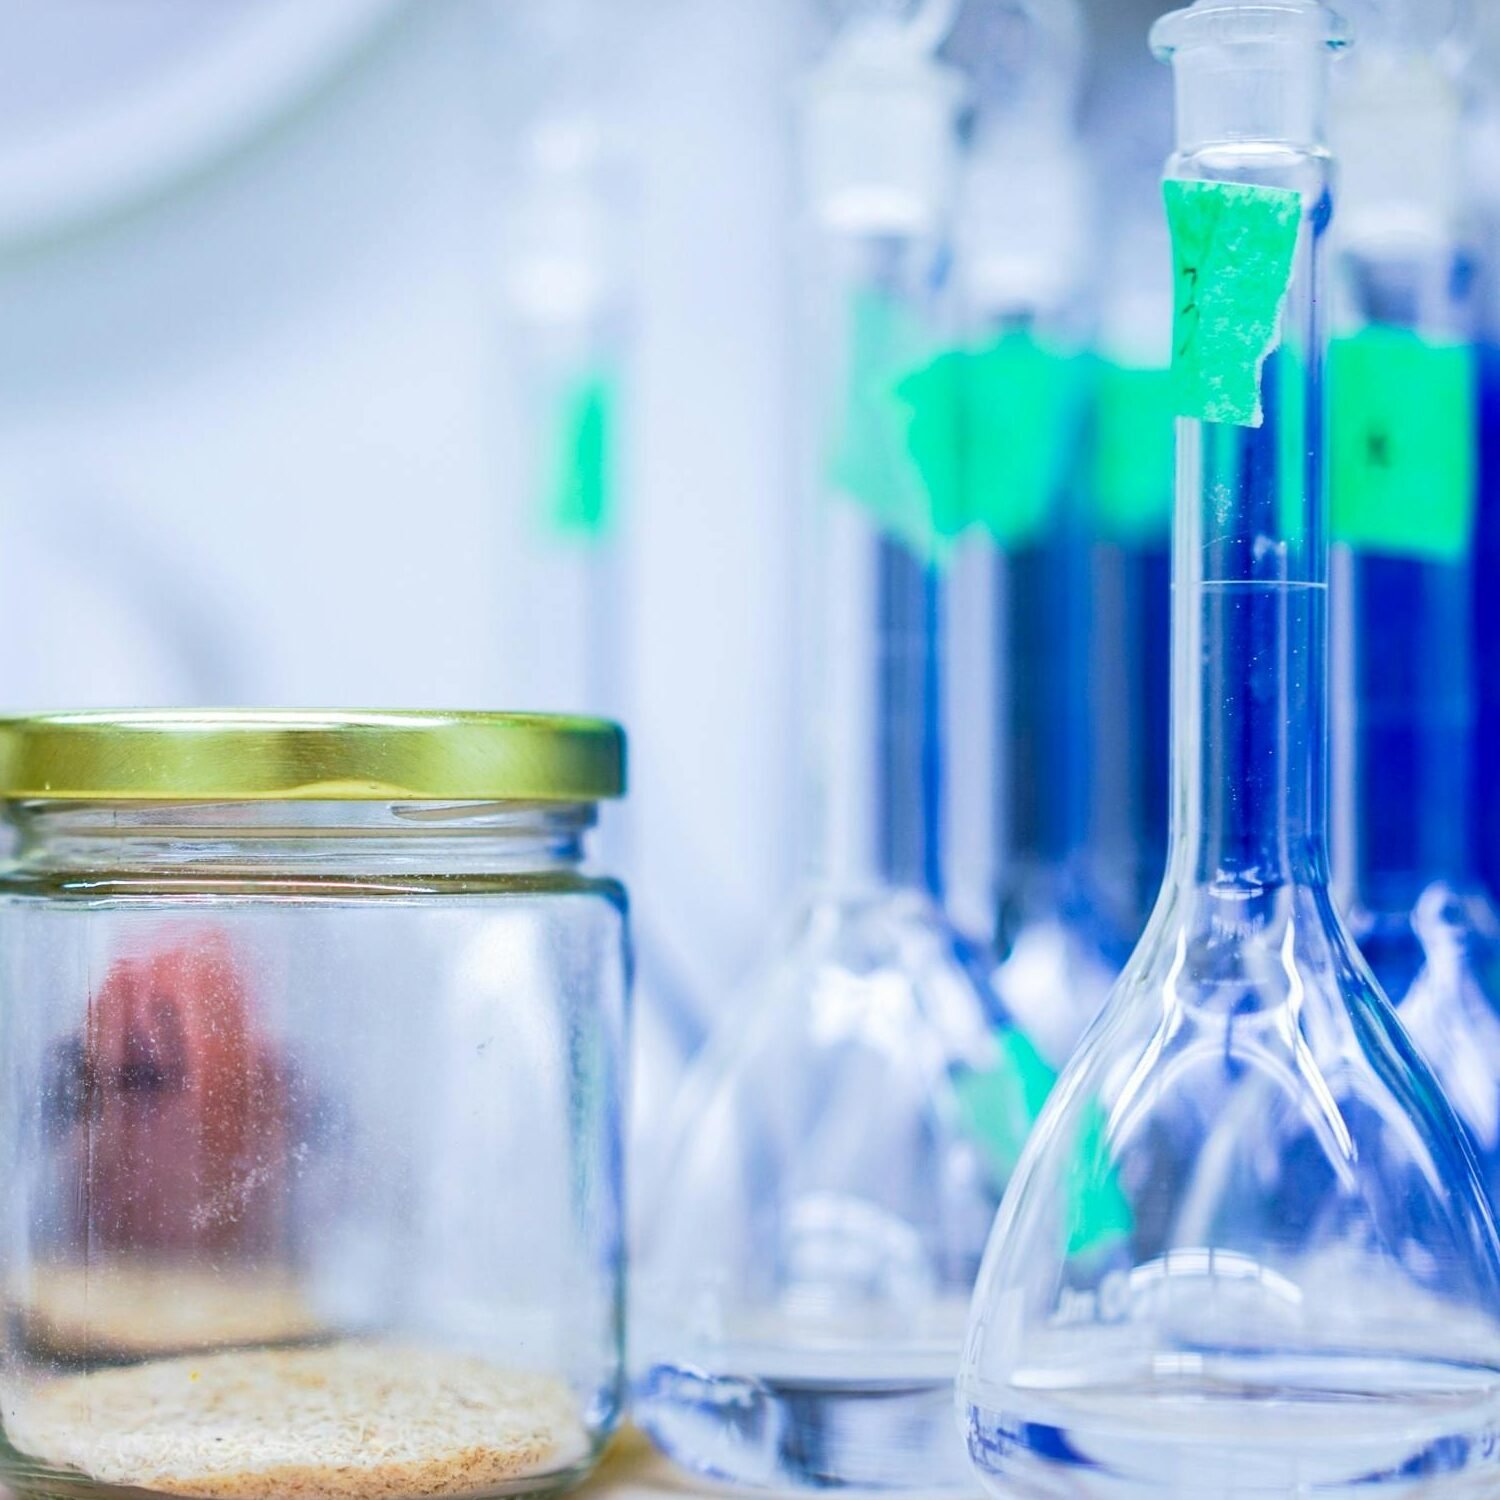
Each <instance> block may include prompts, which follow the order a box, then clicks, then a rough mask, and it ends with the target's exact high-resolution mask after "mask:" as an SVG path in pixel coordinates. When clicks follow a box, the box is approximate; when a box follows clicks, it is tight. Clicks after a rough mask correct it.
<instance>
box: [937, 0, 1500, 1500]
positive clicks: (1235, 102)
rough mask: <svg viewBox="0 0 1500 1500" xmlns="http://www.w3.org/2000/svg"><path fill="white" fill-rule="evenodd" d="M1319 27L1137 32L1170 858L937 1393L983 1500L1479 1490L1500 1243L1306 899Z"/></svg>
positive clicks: (1317, 586)
mask: <svg viewBox="0 0 1500 1500" xmlns="http://www.w3.org/2000/svg"><path fill="white" fill-rule="evenodd" d="M1340 35H1341V27H1340V26H1339V24H1338V23H1337V22H1336V19H1335V18H1334V17H1333V16H1332V15H1331V14H1330V13H1329V12H1328V11H1327V10H1326V9H1324V8H1323V7H1322V6H1321V5H1318V4H1313V3H1302V0H1257V3H1237V0H1199V3H1198V4H1197V5H1195V6H1193V7H1192V8H1191V9H1189V10H1186V11H1181V12H1178V13H1176V14H1175V15H1173V16H1171V17H1168V18H1165V19H1164V20H1163V21H1161V22H1160V23H1158V28H1157V31H1156V34H1155V40H1156V44H1157V47H1158V50H1159V51H1160V52H1161V53H1162V54H1163V55H1164V56H1166V57H1169V58H1170V59H1171V60H1172V61H1173V62H1174V64H1175V66H1176V76H1177V108H1178V143H1179V149H1178V152H1177V154H1176V155H1175V156H1174V157H1173V159H1172V162H1171V164H1170V167H1169V180H1168V182H1167V185H1166V197H1167V205H1168V210H1169V218H1170V220H1171V223H1172V227H1173V242H1174V261H1175V264H1176V271H1177V276H1176V284H1177V308H1176V319H1175V323H1176V327H1175V334H1174V376H1173V379H1174V390H1175V394H1176V404H1177V408H1178V411H1179V414H1180V415H1181V416H1182V418H1183V420H1182V421H1180V423H1179V475H1178V488H1179V493H1178V505H1177V517H1176V538H1175V561H1174V568H1175V572H1174V611H1175V614H1174V715H1173V726H1174V747H1173V759H1174V765H1173V807H1172V833H1171V840H1172V854H1171V862H1170V868H1169V872H1168V877H1167V881H1166V885H1165V888H1164V891H1163V894H1162V897H1161V899H1160V902H1159V904H1158V907H1157V910H1156V912H1155V914H1154V916H1153V918H1152V921H1151V924H1150V926H1149V929H1148V931H1147V934H1146V936H1145V937H1144V938H1143V940H1142V942H1141V945H1140V946H1139V948H1138V949H1137V951H1136V953H1135V954H1134V956H1133V957H1132V959H1131V961H1130V963H1129V964H1128V965H1127V968H1126V970H1125V973H1124V974H1123V976H1122V978H1121V980H1120V982H1119V984H1118V985H1117V986H1116V989H1115V991H1114V993H1113V995H1112V997H1111V999H1110V1000H1109V1002H1108V1003H1107V1005H1106V1007H1105V1009H1104V1011H1103V1013H1102V1014H1101V1016H1100V1018H1099V1020H1098V1021H1097V1022H1096V1024H1095V1025H1094V1027H1093V1028H1092V1030H1091V1031H1090V1033H1089V1035H1088V1037H1087V1038H1086V1039H1085V1041H1084V1042H1083V1044H1082V1046H1081V1047H1080V1049H1079V1051H1078V1053H1077V1054H1076V1055H1075V1057H1074V1059H1073V1061H1072V1062H1071V1063H1070V1065H1069V1066H1068V1068H1067V1070H1066V1071H1065V1073H1064V1075H1063V1077H1062V1079H1061V1080H1060V1081H1059V1083H1058V1086H1057V1089H1056V1090H1055V1092H1054V1094H1053V1096H1052V1099H1051V1100H1050V1101H1049V1103H1048V1105H1047V1107H1046V1109H1045V1111H1044V1112H1043V1115H1042V1117H1041V1120H1040V1121H1039V1123H1038V1126H1037V1129H1036V1131H1035V1132H1034V1134H1033V1136H1032V1138H1031V1141H1030V1142H1029V1144H1028V1146H1027V1149H1026V1152H1025V1154H1024V1156H1023V1159H1022V1161H1021V1163H1020V1165H1019V1167H1018V1168H1017V1170H1016V1173H1015V1174H1014V1176H1013V1178H1012V1181H1011V1184H1010V1187H1009V1189H1008V1190H1007V1194H1006V1198H1005V1202H1004V1205H1003V1207H1002V1209H1001V1211H1000V1214H999V1215H998V1217H997V1220H996V1224H995V1228H994V1231H993V1234H992V1237H991V1241H990V1245H989V1248H988V1250H987V1252H986V1256H985V1262H984V1266H983V1269H982V1271H981V1274H980V1278H979V1282H978V1285H977V1288H976V1292H975V1300H974V1305H973V1309H972V1313H971V1319H970V1326H969V1338H968V1342H967V1345H966V1348H965V1355H964V1361H963V1365H962V1369H961V1373H960V1378H959V1388H958V1394H959V1407H960V1416H961V1420H962V1423H963V1426H964V1429H965V1432H966V1434H967V1441H968V1446H969V1453H970V1457H971V1458H972V1459H973V1461H974V1463H975V1465H976V1466H977V1468H978V1469H979V1471H980V1474H981V1476H982V1478H983V1479H984V1480H985V1482H986V1483H987V1485H988V1487H989V1488H990V1489H991V1490H992V1491H993V1492H994V1493H995V1494H997V1495H1006V1496H1015V1495H1021V1496H1058V1497H1062V1496H1067V1497H1095V1496H1098V1497H1122V1500H1123V1497H1137V1496H1139V1497H1142V1500H1144V1497H1147V1496H1150V1497H1152V1500H1160V1497H1162V1496H1173V1497H1176V1496H1182V1497H1184V1500H1186V1497H1192V1500H1217V1497H1228V1496H1234V1497H1237V1500H1238V1497H1260V1496H1265V1497H1271V1496H1277V1497H1283V1496H1294V1495H1295V1496H1319V1497H1333V1496H1344V1495H1348V1496H1353V1495H1356V1494H1358V1495H1373V1494H1377V1493H1380V1494H1390V1495H1401V1496H1406V1495H1422V1496H1424V1497H1425V1496H1444V1495H1470V1494H1474V1495H1478V1494H1487V1493H1491V1492H1493V1490H1494V1488H1495V1485H1496V1483H1497V1478H1500V1468H1497V1465H1500V1324H1497V1311H1500V1248H1497V1242H1496V1234H1495V1226H1494V1221H1493V1219H1492V1218H1491V1215H1490V1211H1489V1208H1488V1206H1487V1203H1486V1199H1485V1194H1484V1191H1483V1188H1482V1185H1481V1183H1480V1181H1479V1178H1478V1173H1477V1169H1476V1166H1475V1163H1474V1159H1473V1156H1472V1153H1471V1152H1470V1150H1469V1147H1468V1144H1467V1141H1466V1139H1465V1136H1464V1133H1463V1130H1462V1127H1461V1126H1460V1125H1459V1123H1458V1121H1457V1120H1456V1118H1455V1116H1454V1115H1453V1113H1452V1110H1451V1108H1450V1107H1449V1106H1448V1104H1447V1103H1446V1102H1445V1100H1444V1098H1443V1096H1442V1094H1441V1092H1440V1090H1439V1088H1438V1085H1437V1083H1436V1081H1435V1079H1434V1077H1433V1075H1432V1073H1431V1072H1430V1071H1429V1070H1428V1068H1427V1066H1426V1065H1425V1063H1424V1062H1423V1061H1422V1060H1421V1057H1420V1055H1419V1054H1418V1052H1417V1051H1416V1049H1415V1047H1414V1046H1413V1045H1412V1043H1411V1041H1410V1039H1409V1038H1408V1036H1407V1035H1406V1033H1405V1032H1404V1031H1403V1029H1402V1027H1401V1025H1400V1023H1399V1021H1398V1020H1397V1019H1396V1016H1395V1013H1394V1012H1393V1010H1392V1009H1391V1007H1390V1005H1389V1002H1388V1001H1387V1000H1386V999H1385V998H1384V997H1383V996H1382V995H1381V993H1380V991H1379V989H1378V987H1377V985H1376V983H1375V981H1374V979H1373V978H1372V976H1371V975H1370V973H1369V971H1368V969H1367V968H1366V966H1365V964H1364V961H1363V960H1362V959H1361V957H1360V956H1359V954H1358V952H1357V950H1356V949H1355V947H1354V945H1353V943H1352V941H1351V939H1350V938H1349V936H1348V934H1347V932H1346V930H1345V928H1344V926H1343V924H1342V922H1341V919H1340V917H1339V915H1338V913H1337V911H1336V910H1335V907H1334V904H1333V901H1332V899H1331V897H1330V894H1329V887H1328V873H1327V865H1328V858H1327V852H1326V843H1327V838H1326V824H1327V814H1326V783H1327V706H1328V690H1327V659H1326V658H1327V649H1326V642H1327V628H1328V627H1327V571H1328V547H1327V538H1326V532H1327V516H1326V505H1325V496H1324V484H1323V462H1322V452H1323V443H1322V435H1321V429H1322V367H1323V352H1324V351H1323V347H1322V334H1321V330H1320V326H1319V316H1320V309H1321V305H1322V303H1321V297H1320V285H1319V261H1320V255H1321V250H1320V242H1321V239H1322V236H1323V234H1324V231H1325V229H1326V226H1327V225H1328V223H1329V221H1330V217H1331V212H1332V194H1331V188H1330V185H1331V183H1332V181H1333V169H1332V162H1331V159H1330V157H1329V155H1328V154H1327V152H1326V151H1325V150H1324V148H1323V145H1322V140H1323V136H1322V124H1323V114H1324V99H1325V92H1326V84H1327V59H1328V53H1329V51H1330V48H1331V46H1333V45H1334V44H1336V43H1337V42H1338V41H1339V39H1340ZM1101 1223H1104V1224H1108V1225H1110V1226H1112V1229H1113V1233H1111V1234H1101V1233H1099V1232H1098V1226H1099V1225H1100V1224H1101ZM1085 1231H1088V1232H1085Z"/></svg>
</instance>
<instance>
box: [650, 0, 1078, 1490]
mask: <svg viewBox="0 0 1500 1500" xmlns="http://www.w3.org/2000/svg"><path fill="white" fill-rule="evenodd" d="M893 10H894V8H893V7H891V6H889V5H885V4H881V3H871V4H867V5H863V6H859V7H856V11H857V12H858V13H857V14H856V15H854V16H853V17H851V18H850V19H849V20H848V21H847V22H846V23H845V25H844V27H843V29H842V30H841V32H840V34H839V36H838V38H837V39H836V41H835V44H834V47H833V50H832V53H831V56H830V58H829V59H828V61H827V62H826V63H825V65H824V67H823V68H822V69H820V70H819V72H818V73H817V74H816V75H815V76H814V79H813V81H812V87H811V89H810V91H809V95H808V100H807V116H806V120H805V141H806V145H807V163H806V165H807V168H808V186H809V190H810V191H809V217H810V219H811V223H810V225H809V226H808V229H809V238H810V240H811V244H810V245H809V247H808V256H809V258H808V261H807V262H806V264H807V266H808V271H809V275H810V276H812V277H814V278H815V284H814V286H812V287H811V288H810V289H809V290H810V292H811V295H810V296H809V298H808V302H809V315H808V321H807V325H806V326H807V330H808V333H809V334H810V337H809V339H808V347H807V352H808V356H809V363H810V365H811V366H812V375H813V379H812V381H811V382H810V384H811V386H812V390H811V391H810V392H809V396H810V399H809V402H808V409H809V410H810V411H812V410H814V409H815V408H816V407H817V406H818V405H819V404H820V402H821V406H822V407H823V408H825V410H824V412H823V413H822V417H823V420H822V421H821V422H820V424H819V427H820V430H819V432H818V433H817V434H816V440H815V441H813V442H811V443H810V444H809V447H810V449H811V450H812V451H811V453H810V455H809V469H810V471H811V475H810V477H811V478H812V480H813V482H812V483H811V484H810V485H809V489H810V491H812V493H811V494H810V495H809V504H808V506H807V508H806V510H807V523H808V532H807V538H806V540H807V543H808V545H807V547H806V549H805V569H806V576H805V579H804V584H805V590H804V593H805V600H804V602H805V604H806V606H807V616H806V623H805V628H804V629H803V631H802V632H801V633H800V636H799V639H798V647H799V658H800V660H799V663H798V665H799V668H800V669H801V671H802V672H803V673H804V675H805V684H804V702H803V711H802V724H803V727H804V732H805V734H806V736H807V741H808V752H809V755H808V759H809V771H810V773H811V774H810V777H809V781H810V791H811V793H812V796H811V799H810V803H811V809H812V810H811V814H810V817H809V819H808V826H809V833H810V838H809V843H810V846H811V847H810V848H809V850H808V851H807V852H808V855H809V867H810V871H809V878H808V880H807V881H806V883H805V884H804V885H803V887H802V888H801V889H800V891H799V892H798V894H797V898H796V901H795V903H794V907H793V911H792V912H791V913H790V914H789V918H788V920H787V921H786V922H785V924H784V925H783V926H782V928H781V930H780V931H779V932H778V933H776V934H775V935H773V936H772V937H771V939H770V940H769V941H768V943H767V945H766V952H765V955H764V958H763V960H762V962H761V963H760V965H759V966H758V969H757V972H756V973H755V975H754V976H753V978H752V980H751V982H750V983H749V984H748V985H747V986H746V988H745V989H744V991H743V992H742V993H741V994H739V995H738V996H737V997H735V998H734V999H733V1000H732V1001H731V1002H730V1004H729V1006H728V1008H727V1014H728V1019H727V1021H726V1023H725V1025H724V1028H723V1030H722V1032H721V1034H720V1035H719V1036H718V1037H717V1038H716V1039H714V1040H713V1041H711V1042H710V1044H709V1049H708V1051H707V1053H706V1055H705V1056H704V1058H703V1059H702V1061H701V1062H700V1063H699V1065H698V1067H697V1069H696V1070H695V1074H694V1077H693V1079H692V1080H691V1081H690V1083H689V1086H688V1092H687V1097H686V1099H685V1103H684V1106H683V1110H682V1114H681V1117H680V1120H679V1128H678V1131H677V1133H676V1139H675V1147H674V1149H673V1151H672V1152H671V1153H670V1155H669V1165H668V1168H667V1171H666V1173H665V1176H664V1179H663V1187H662V1191H661V1192H660V1193H659V1195H658V1196H657V1199H656V1201H655V1202H654V1204H653V1205H651V1206H649V1207H648V1208H647V1210H646V1212H645V1214H644V1215H643V1218H644V1220H645V1221H646V1226H647V1227H646V1232H645V1234H644V1236H643V1240H642V1244H641V1252H640V1256H639V1258H638V1261H637V1265H636V1270H635V1277H634V1286H633V1296H632V1307H631V1364H632V1368H633V1372H634V1413H635V1417H636V1420H637V1421H638V1422H639V1423H640V1424H641V1426H642V1427H643V1428H644V1429H645V1430H646V1431H647V1432H648V1433H649V1434H650V1435H651V1437H652V1438H653V1439H654V1440H655V1442H656V1443H657V1444H658V1445H659V1446H660V1447H661V1448H662V1449H663V1450H664V1451H665V1452H666V1453H667V1454H669V1455H670V1456H671V1457H672V1458H673V1459H675V1460H677V1461H678V1462H679V1463H680V1464H682V1465H683V1466H685V1467H687V1468H690V1469H692V1470H695V1471H697V1472H699V1473H703V1474H708V1475H712V1476H714V1477H717V1478H721V1479H729V1480H732V1481H734V1482H737V1483H740V1484H744V1485H752V1486H761V1487H765V1488H775V1489H786V1488H798V1489H824V1488H830V1487H841V1488H852V1489H869V1490H882V1491H886V1492H902V1491H905V1492H913V1491H917V1492H923V1493H930V1492H933V1491H951V1490H955V1489H957V1490H960V1491H964V1492H972V1491H973V1489H974V1480H973V1475H972V1472H971V1471H970V1469H969V1466H968V1464H967V1463H966V1461H965V1458H964V1452H963V1445H962V1442H961V1440H960V1438H959V1435H958V1433H957V1432H956V1431H955V1429H954V1426H953V1418H952V1384H953V1377H954V1375H955V1373H956V1371H957V1368H958V1357H959V1351H960V1348H961V1345H962V1340H963V1327H964V1319H965V1316H966V1312H967V1302H968V1294H969V1291H970V1289H971V1288H972V1285H973V1278H974V1276H975V1275H976V1274H977V1272H978V1268H979V1260H980V1256H981V1255H982V1253H983V1248H984V1239H985V1236H986V1234H987V1232H988V1228H989V1223H990V1221H991V1220H992V1218H993V1214H994V1209H995V1207H996V1205H997V1204H998V1201H999V1194H1000V1190H1001V1188H1003V1185H1004V1182H1003V1178H1004V1174H1006V1173H1007V1172H1008V1171H1009V1169H1010V1167H1011V1166H1013V1165H1014V1161H1015V1158H1016V1156H1017V1155H1018V1154H1019V1147H1020V1143H1021V1141H1022V1139H1023V1138H1024V1136H1025V1133H1026V1131H1027V1129H1028V1128H1029V1125H1030V1121H1031V1119H1032V1118H1033V1115H1034V1110H1035V1108H1036V1105H1037V1102H1038V1101H1037V1094H1038V1087H1037V1085H1038V1071H1037V1070H1038V1065H1037V1062H1036V1059H1035V1057H1034V1054H1031V1053H1028V1052H1027V1051H1025V1050H1024V1048H1020V1049H1019V1050H1018V1049H1016V1048H1014V1047H1013V1046H1012V1040H1013V1039H1012V1037H1011V1035H1010V1033H1008V1032H1006V1031H1004V1030H1003V1029H1001V1028H1000V1026H999V1019H998V1015H997V1012H996V1007H995V1005H994V1002H993V1000H992V998H991V996H990V995H989V992H988V990H987V988H986V986H985V984H984V982H983V978H982V974H981V970H980V967H979V965H978V964H977V963H971V962H970V961H969V958H968V955H967V953H966V949H965V945H964V944H963V942H962V940H961V939H960V938H959V936H958V935H957V933H956V932H955V931H954V930H953V928H952V927H951V926H950V924H949V923H948V921H947V920H946V918H945V917H944V916H943V914H942V910H941V907H940V905H939V903H938V901H937V899H936V892H935V885H936V880H935V872H936V870H937V867H938V858H937V854H938V851H937V848H936V824H937V819H936V816H935V811H936V808H935V803H936V788H937V785H938V781H939V777H940V767H941V759H942V751H943V747H942V744H941V735H940V733H939V729H938V722H939V715H938V712H937V683H938V681H939V676H940V673H939V661H938V657H939V653H940V650H941V643H942V630H941V621H942V618H943V611H944V594H945V582H946V579H945V559H946V555H947V551H948V549H949V547H950V546H951V542H952V535H951V533H952V530H953V527H954V525H955V524H956V523H957V522H958V521H959V520H960V519H961V518H956V517H954V516H952V515H950V514H946V513H944V511H943V506H942V504H941V498H942V496H943V495H945V494H948V493H950V492H951V485H947V486H945V485H943V484H941V483H939V482H938V480H937V478H936V477H935V471H937V470H938V469H941V468H942V467H943V466H944V465H945V464H946V463H947V462H949V458H948V455H950V454H951V452H952V444H953V438H952V433H951V431H950V427H949V424H950V421H951V416H952V407H951V402H950V401H949V400H948V399H947V387H946V384H945V382H944V380H943V372H944V370H945V368H946V367H945V366H944V365H943V363H942V356H943V355H944V353H945V352H946V351H947V350H948V349H949V348H950V347H951V345H950V342H949V340H950V339H951V329H950V328H949V327H948V326H947V323H946V319H945V304H946V298H947V290H948V287H947V274H948V272H947V268H948V266H949V264H950V261H951V255H950V253H949V241H948V238H947V199H948V195H947V193H946V191H945V178H946V176H947V174H948V172H949V171H950V170H951V158H952V155H953V151H954V146H955V139H956V138H955V133H954V117H955V112H956V107H957V102H958V90H957V86H956V83H955V79H954V77H953V75H952V74H951V72H950V71H949V70H948V69H947V68H945V67H943V66H941V65H940V64H938V63H937V62H936V61H934V59H933V58H932V56H931V55H930V50H929V47H928V44H927V42H926V40H925V37H926V35H927V34H928V29H927V28H926V27H924V26H921V25H920V24H909V21H908V18H906V17H904V16H898V15H896V14H894V13H893ZM920 19H921V17H920V15H919V16H918V18H917V21H918V23H919V22H920ZM1045 1071H1046V1070H1045V1068H1042V1069H1041V1072H1042V1073H1043V1074H1045ZM1046 1082H1050V1078H1048V1079H1045V1080H1044V1081H1043V1082H1042V1084H1041V1090H1042V1091H1043V1092H1044V1091H1045V1086H1046Z"/></svg>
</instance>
